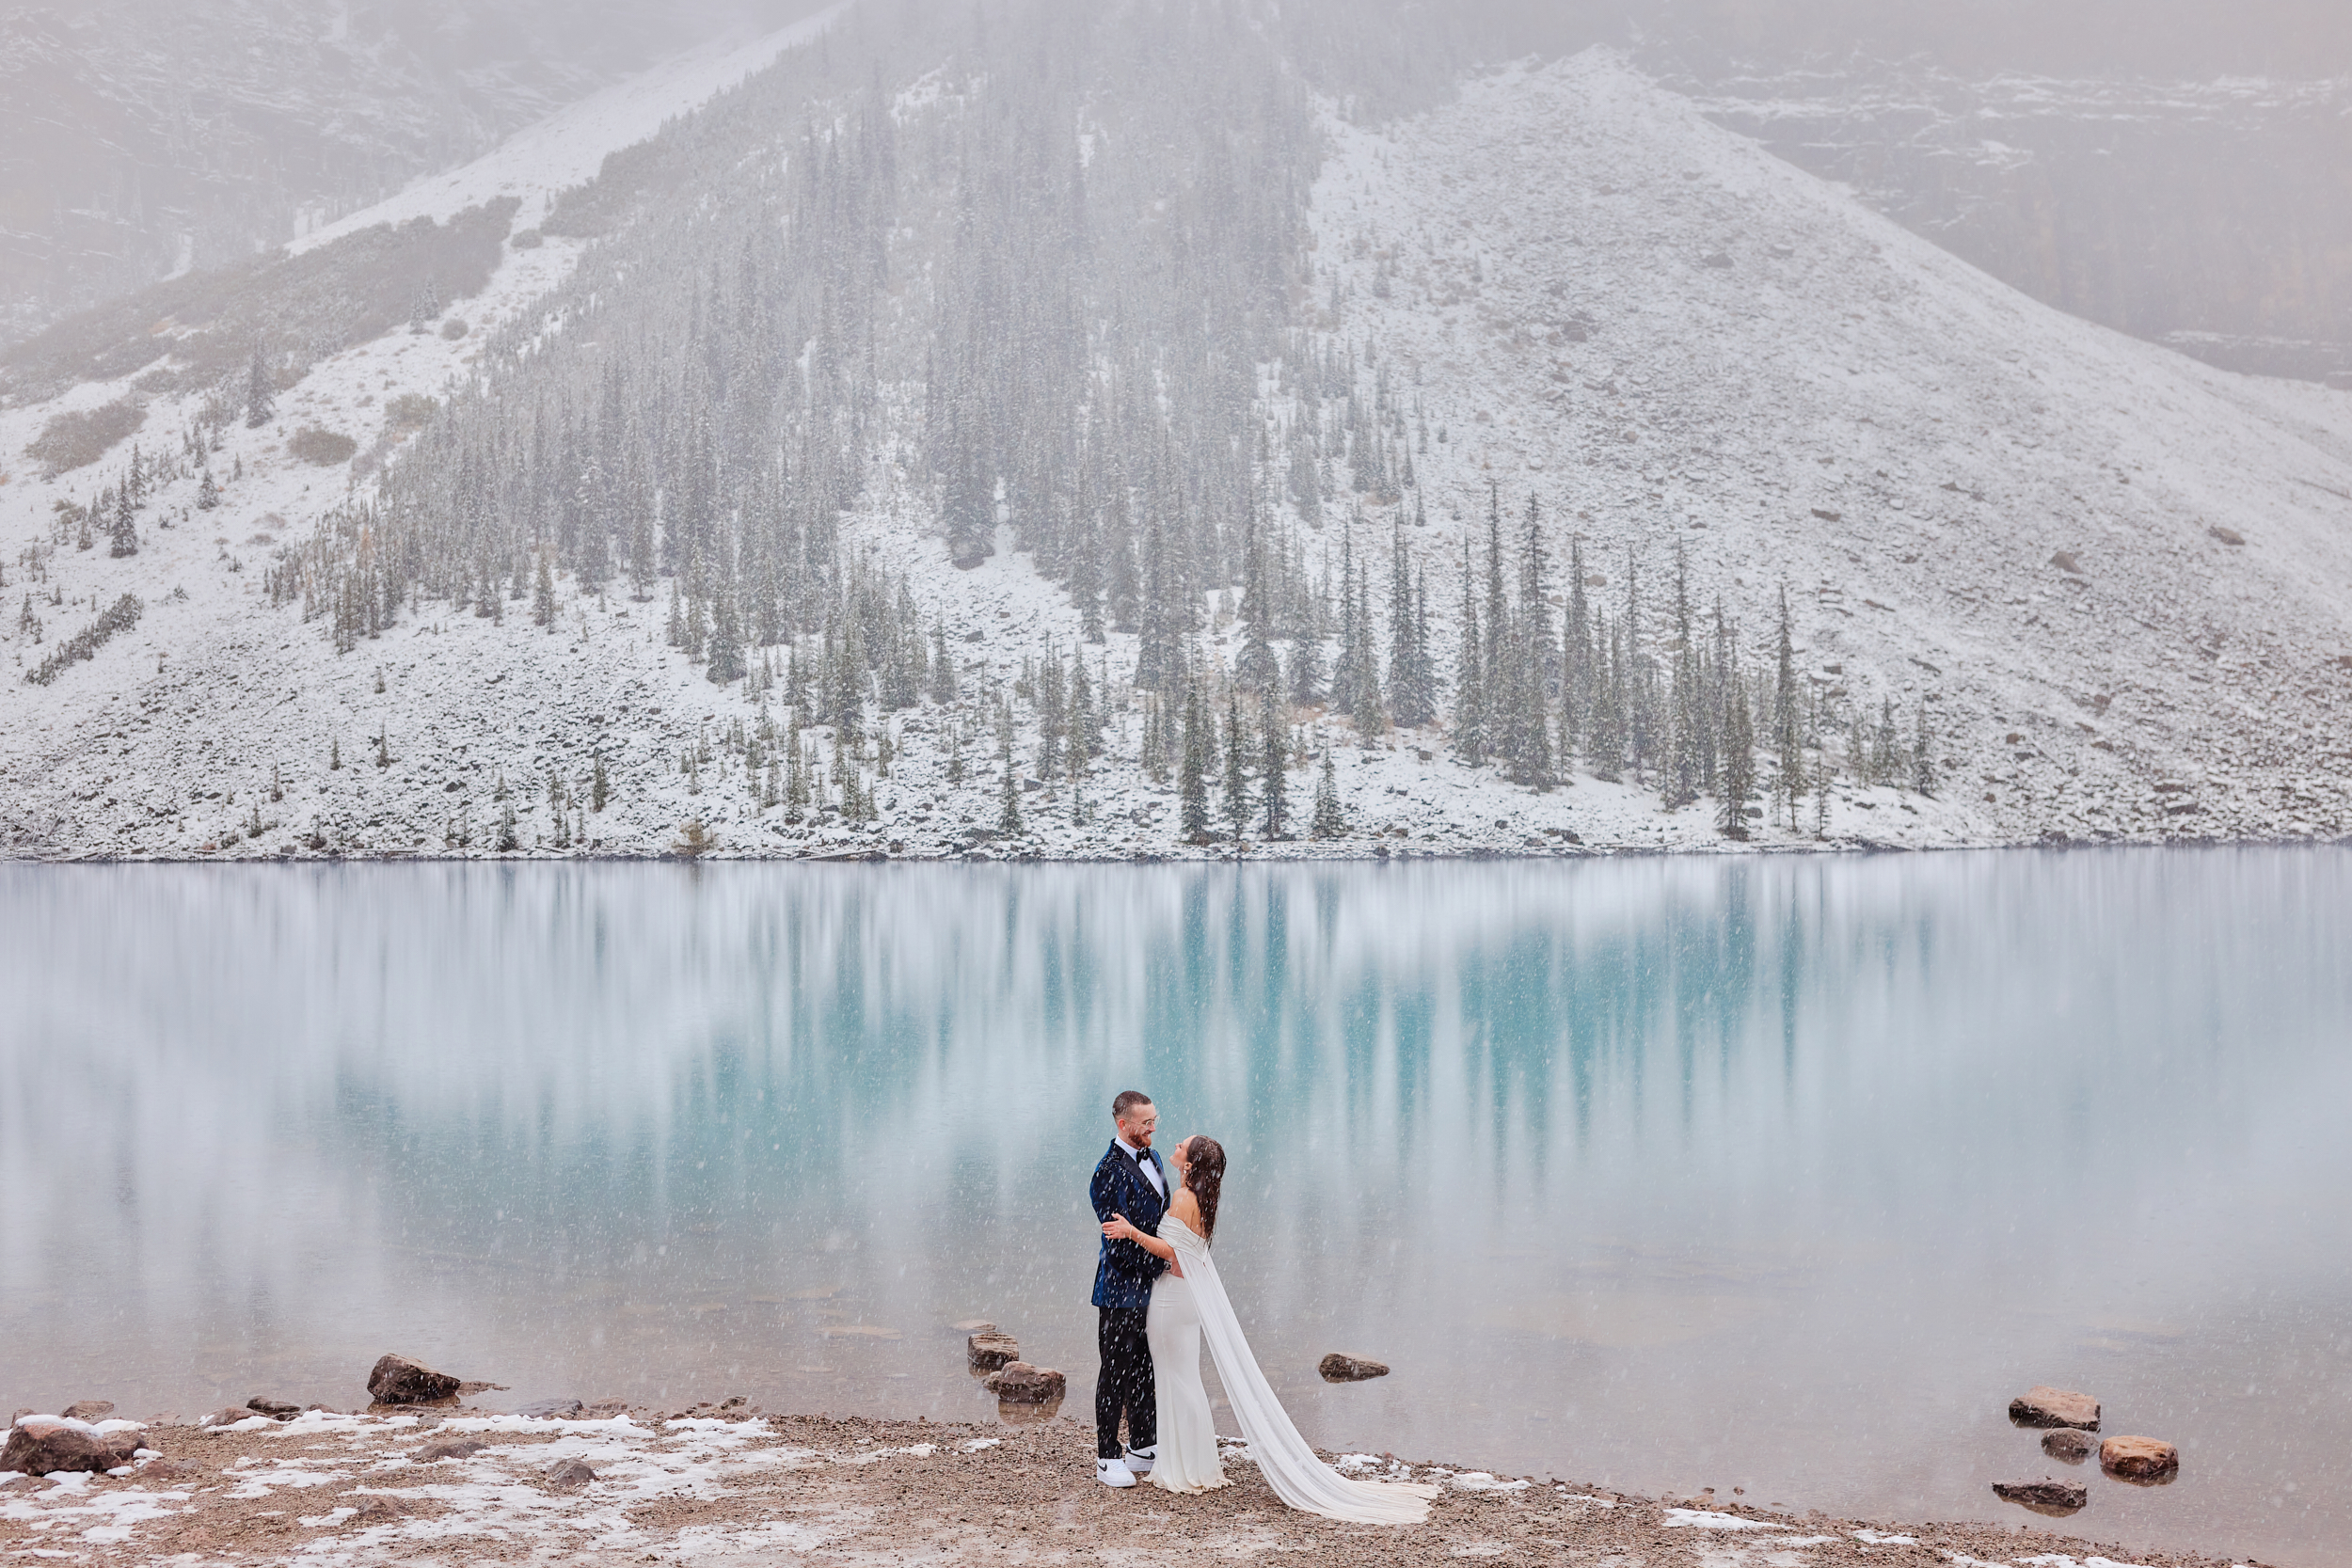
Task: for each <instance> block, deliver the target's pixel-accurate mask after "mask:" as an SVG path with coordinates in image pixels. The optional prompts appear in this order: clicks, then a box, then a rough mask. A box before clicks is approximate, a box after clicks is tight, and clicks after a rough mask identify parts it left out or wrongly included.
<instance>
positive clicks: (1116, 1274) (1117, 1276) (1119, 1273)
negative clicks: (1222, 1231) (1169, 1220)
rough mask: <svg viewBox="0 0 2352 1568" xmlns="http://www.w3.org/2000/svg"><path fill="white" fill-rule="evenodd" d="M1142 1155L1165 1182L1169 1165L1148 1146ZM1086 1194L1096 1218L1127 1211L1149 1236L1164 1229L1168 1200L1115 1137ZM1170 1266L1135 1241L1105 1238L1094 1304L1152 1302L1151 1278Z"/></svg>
mask: <svg viewBox="0 0 2352 1568" xmlns="http://www.w3.org/2000/svg"><path fill="white" fill-rule="evenodd" d="M1144 1157H1145V1158H1146V1159H1148V1160H1150V1161H1151V1162H1152V1169H1154V1170H1156V1171H1158V1172H1159V1175H1160V1180H1162V1181H1163V1182H1165V1181H1167V1180H1168V1167H1167V1166H1165V1165H1163V1164H1160V1157H1159V1155H1158V1153H1157V1152H1155V1151H1153V1150H1152V1149H1146V1150H1144ZM1087 1196H1088V1197H1089V1198H1091V1199H1092V1200H1093V1202H1094V1217H1095V1218H1096V1219H1098V1220H1107V1219H1109V1218H1110V1217H1111V1216H1112V1215H1113V1214H1124V1215H1126V1216H1127V1219H1128V1222H1129V1223H1130V1224H1132V1225H1133V1226H1134V1227H1136V1229H1137V1230H1140V1231H1142V1232H1143V1233H1144V1234H1145V1235H1147V1236H1157V1235H1158V1234H1159V1233H1160V1215H1161V1214H1162V1213H1164V1212H1166V1211H1167V1207H1168V1205H1167V1200H1166V1199H1164V1198H1163V1197H1161V1196H1160V1195H1159V1194H1158V1193H1157V1192H1155V1191H1153V1190H1152V1183H1151V1182H1149V1181H1147V1180H1144V1176H1143V1172H1142V1171H1141V1170H1139V1169H1137V1168H1136V1163H1135V1161H1134V1160H1133V1159H1132V1158H1130V1157H1129V1155H1128V1153H1127V1151H1126V1150H1125V1149H1123V1148H1120V1147H1119V1144H1118V1142H1117V1140H1115V1139H1114V1140H1113V1141H1112V1143H1111V1147H1110V1148H1109V1149H1108V1150H1107V1151H1105V1152H1104V1155H1103V1163H1102V1164H1098V1165H1096V1166H1095V1167H1094V1180H1092V1181H1090V1182H1089V1183H1088V1184H1087ZM1167 1267H1168V1265H1167V1264H1166V1263H1164V1262H1162V1261H1161V1260H1160V1259H1157V1258H1154V1257H1152V1255H1151V1254H1150V1253H1149V1252H1146V1251H1145V1250H1144V1249H1143V1248H1142V1247H1140V1246H1137V1245H1136V1243H1133V1242H1114V1241H1112V1240H1111V1239H1110V1238H1108V1237H1104V1239H1103V1250H1102V1252H1101V1254H1100V1255H1099V1256H1098V1257H1097V1259H1096V1260H1095V1264H1094V1305H1095V1306H1097V1307H1149V1306H1151V1305H1152V1281H1153V1280H1154V1279H1157V1278H1158V1277H1159V1276H1160V1274H1161V1271H1163V1270H1165V1269H1166V1268H1167Z"/></svg>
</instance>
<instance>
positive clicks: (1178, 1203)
mask: <svg viewBox="0 0 2352 1568" xmlns="http://www.w3.org/2000/svg"><path fill="white" fill-rule="evenodd" d="M1168 1212H1169V1213H1171V1214H1173V1215H1175V1216H1176V1217H1177V1218H1178V1219H1180V1220H1182V1221H1184V1223H1185V1224H1186V1225H1188V1226H1190V1227H1192V1228H1193V1229H1195V1230H1198V1229H1200V1199H1199V1198H1197V1197H1195V1196H1192V1189H1191V1188H1190V1187H1179V1188H1177V1189H1176V1196H1174V1197H1172V1198H1170V1199H1168Z"/></svg>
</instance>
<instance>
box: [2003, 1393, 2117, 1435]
mask: <svg viewBox="0 0 2352 1568" xmlns="http://www.w3.org/2000/svg"><path fill="white" fill-rule="evenodd" d="M2009 1418H2010V1420H2012V1421H2015V1422H2016V1423H2017V1424H2018V1425H2019V1426H2021V1427H2079V1428H2080V1429H2081V1430H2083V1431H2084V1432H2096V1431H2098V1430H2099V1402H2098V1401H2097V1400H2094V1399H2092V1398H2091V1397H2090V1395H2089V1394H2078V1393H2076V1392H2074V1390H2073V1389H2071V1388H2052V1387H2050V1386H2047V1385H2044V1384H2036V1385H2035V1386H2033V1387H2031V1388H2028V1389H2026V1391H2025V1392H2024V1393H2022V1394H2020V1395H2018V1396H2017V1397H2016V1398H2015V1399H2013V1400H2011V1401H2010V1402H2009Z"/></svg>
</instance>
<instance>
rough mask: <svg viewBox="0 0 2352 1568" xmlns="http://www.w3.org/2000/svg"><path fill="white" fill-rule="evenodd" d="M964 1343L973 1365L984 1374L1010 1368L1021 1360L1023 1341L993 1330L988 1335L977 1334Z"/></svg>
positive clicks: (965, 1350)
mask: <svg viewBox="0 0 2352 1568" xmlns="http://www.w3.org/2000/svg"><path fill="white" fill-rule="evenodd" d="M963 1343H964V1352H965V1354H968V1355H970V1356H971V1358H972V1365H973V1366H975V1367H977V1368H978V1369H979V1370H981V1371H984V1372H993V1371H994V1370H997V1369H998V1368H1000V1367H1009V1366H1011V1365H1012V1364H1013V1363H1014V1362H1016V1361H1018V1360H1020V1359H1021V1341H1020V1340H1018V1339H1016V1338H1013V1337H1012V1336H1011V1335H1009V1334H998V1333H995V1332H994V1331H993V1330H992V1331H991V1332H989V1333H986V1334H975V1335H973V1336H972V1337H971V1338H969V1339H966V1340H965V1341H964V1342H963Z"/></svg>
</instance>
